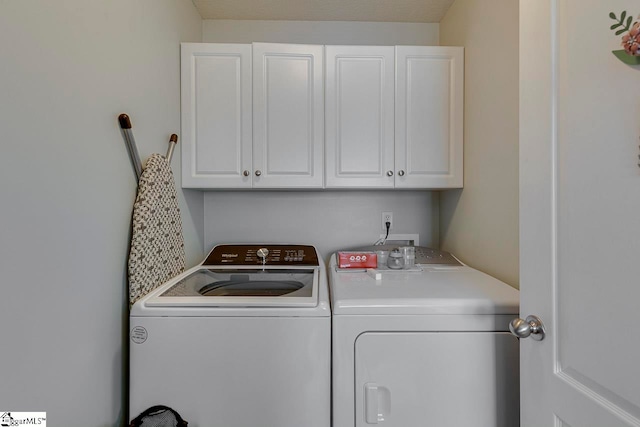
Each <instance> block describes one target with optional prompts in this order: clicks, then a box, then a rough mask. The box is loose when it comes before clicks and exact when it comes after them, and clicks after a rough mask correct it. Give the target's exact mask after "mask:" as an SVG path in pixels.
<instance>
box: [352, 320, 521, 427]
mask: <svg viewBox="0 0 640 427" xmlns="http://www.w3.org/2000/svg"><path fill="white" fill-rule="evenodd" d="M355 353H356V354H355V360H356V382H355V388H356V389H355V395H356V408H355V419H356V426H357V427H363V426H370V425H372V424H380V425H382V426H394V427H396V426H397V427H411V426H475V427H513V426H517V425H519V413H518V405H519V381H518V370H519V363H518V341H517V339H515V338H514V337H513V336H511V335H510V334H509V333H506V332H497V333H496V332H443V333H439V332H369V333H365V334H362V335H360V336H359V337H358V339H357V340H356V352H355Z"/></svg>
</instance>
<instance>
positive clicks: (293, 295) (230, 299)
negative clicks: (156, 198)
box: [144, 266, 318, 307]
mask: <svg viewBox="0 0 640 427" xmlns="http://www.w3.org/2000/svg"><path fill="white" fill-rule="evenodd" d="M144 304H145V305H146V306H148V307H154V306H156V307H315V306H316V305H317V304H318V268H284V267H279V268H275V267H274V268H270V269H256V268H211V267H203V266H200V267H197V268H194V269H192V270H190V271H189V272H188V273H187V274H186V275H182V276H179V277H178V278H177V280H174V281H171V282H169V283H167V284H166V285H164V286H162V287H161V288H159V289H158V291H156V292H154V293H153V294H151V295H149V297H148V298H145V301H144Z"/></svg>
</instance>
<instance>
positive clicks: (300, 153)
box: [253, 43, 324, 188]
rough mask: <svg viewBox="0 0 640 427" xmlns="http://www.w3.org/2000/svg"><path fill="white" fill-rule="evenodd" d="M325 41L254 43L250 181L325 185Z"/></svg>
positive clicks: (266, 185) (271, 184) (271, 185)
mask: <svg viewBox="0 0 640 427" xmlns="http://www.w3.org/2000/svg"><path fill="white" fill-rule="evenodd" d="M322 72H323V46H316V45H289V44H271V43H254V44H253V115H254V116H253V120H254V122H253V130H254V134H253V165H254V170H253V174H254V176H253V186H254V187H260V188H292V187H296V188H299V187H307V188H309V187H318V188H322V185H323V178H322V172H323V145H324V144H323V143H324V99H323V95H324V86H323V73H322Z"/></svg>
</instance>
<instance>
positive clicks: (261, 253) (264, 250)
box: [256, 248, 269, 264]
mask: <svg viewBox="0 0 640 427" xmlns="http://www.w3.org/2000/svg"><path fill="white" fill-rule="evenodd" d="M256 254H257V255H258V257H259V258H260V259H261V260H262V263H263V264H266V263H267V256H268V255H269V249H267V248H260V249H258V250H257V251H256Z"/></svg>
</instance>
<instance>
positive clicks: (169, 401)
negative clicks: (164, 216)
mask: <svg viewBox="0 0 640 427" xmlns="http://www.w3.org/2000/svg"><path fill="white" fill-rule="evenodd" d="M130 323H131V325H130V340H131V342H130V388H129V391H130V418H131V419H133V418H135V417H136V416H137V415H138V414H140V413H141V412H143V411H144V410H145V409H147V408H149V407H151V406H154V405H166V406H169V407H171V408H173V409H175V410H176V411H177V412H178V413H179V414H181V415H182V417H183V418H184V419H185V420H186V421H188V422H189V426H190V427H205V426H206V427H215V426H224V427H234V426H237V427H248V426H274V427H275V426H278V427H300V426H306V427H329V426H330V404H331V398H330V395H331V390H330V387H331V385H330V384H331V311H330V307H329V296H328V289H327V276H326V270H325V267H324V263H323V262H321V258H320V257H319V255H318V253H317V251H316V249H315V248H314V247H312V246H304V245H262V244H256V245H220V246H216V247H215V248H214V249H213V250H212V251H211V253H210V254H209V256H208V257H207V258H206V259H205V260H204V261H203V263H202V264H201V265H198V266H196V267H194V268H192V269H190V270H189V271H186V272H185V273H184V274H182V275H180V276H178V277H176V278H175V279H173V280H171V281H169V282H168V283H166V284H165V285H163V286H161V287H159V288H158V289H157V290H155V291H154V292H152V293H150V294H149V295H147V296H145V297H144V298H142V299H140V300H139V301H138V302H136V304H134V306H133V307H132V310H131V315H130Z"/></svg>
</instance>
